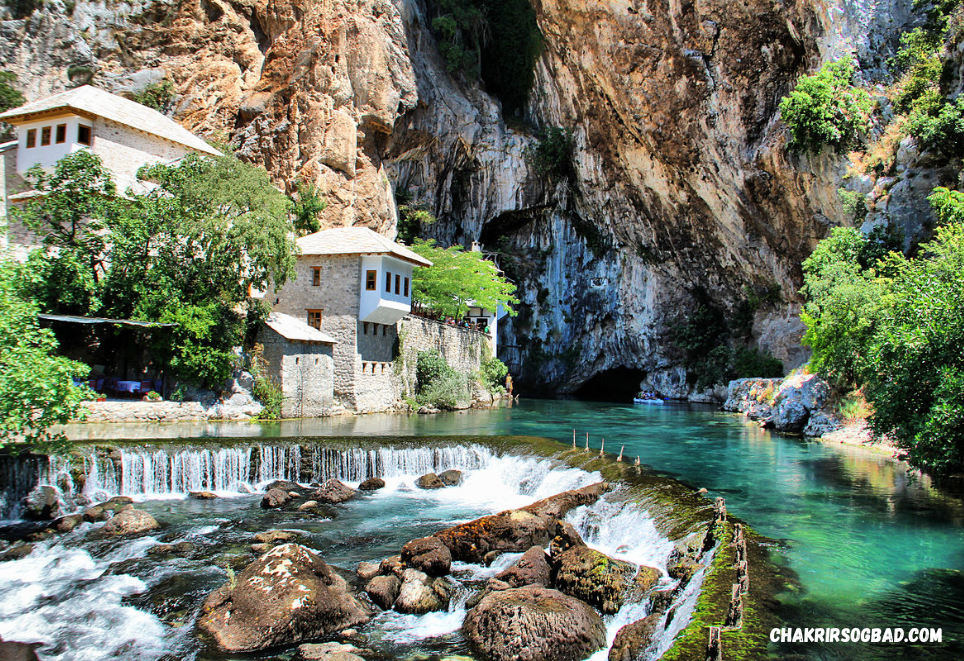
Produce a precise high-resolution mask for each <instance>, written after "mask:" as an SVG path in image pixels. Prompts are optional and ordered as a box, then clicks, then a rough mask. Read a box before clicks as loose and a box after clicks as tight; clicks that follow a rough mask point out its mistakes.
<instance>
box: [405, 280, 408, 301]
mask: <svg viewBox="0 0 964 661" xmlns="http://www.w3.org/2000/svg"><path fill="white" fill-rule="evenodd" d="M405 298H408V278H405Z"/></svg>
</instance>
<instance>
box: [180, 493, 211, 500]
mask: <svg viewBox="0 0 964 661" xmlns="http://www.w3.org/2000/svg"><path fill="white" fill-rule="evenodd" d="M187 495H188V496H190V497H191V498H193V499H194V500H214V499H215V498H217V497H218V495H217V494H216V493H214V492H213V491H191V492H188V494H187Z"/></svg>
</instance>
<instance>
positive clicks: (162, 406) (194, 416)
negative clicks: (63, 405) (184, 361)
mask: <svg viewBox="0 0 964 661" xmlns="http://www.w3.org/2000/svg"><path fill="white" fill-rule="evenodd" d="M84 406H85V407H86V408H87V411H88V413H87V417H86V419H85V420H84V421H85V422H181V421H189V420H250V419H251V418H253V417H255V416H257V415H258V413H260V412H261V405H260V404H258V403H257V402H254V403H252V404H247V405H244V406H233V405H230V404H225V403H221V402H218V403H216V404H212V405H209V406H205V405H204V404H202V403H201V402H137V401H132V402H86V403H85V404H84Z"/></svg>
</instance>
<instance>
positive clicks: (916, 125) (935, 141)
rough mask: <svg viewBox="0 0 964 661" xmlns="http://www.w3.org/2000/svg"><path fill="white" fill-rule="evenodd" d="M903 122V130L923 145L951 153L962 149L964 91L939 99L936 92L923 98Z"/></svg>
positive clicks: (947, 154) (951, 154) (957, 153)
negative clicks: (905, 123)
mask: <svg viewBox="0 0 964 661" xmlns="http://www.w3.org/2000/svg"><path fill="white" fill-rule="evenodd" d="M924 100H925V101H926V103H921V104H920V107H918V108H917V109H915V110H914V112H913V113H912V114H911V116H910V118H909V119H908V122H907V131H908V133H910V135H912V136H914V137H915V138H917V141H918V143H919V144H920V146H921V147H922V148H923V149H931V150H934V151H937V152H940V153H942V154H944V155H945V156H947V157H949V158H950V157H954V156H957V155H959V154H960V153H961V151H962V150H964V95H962V96H958V97H957V99H956V100H955V101H946V102H945V101H943V100H942V98H941V97H940V95H939V93H936V96H935V95H933V94H932V95H930V96H927V97H925V99H924Z"/></svg>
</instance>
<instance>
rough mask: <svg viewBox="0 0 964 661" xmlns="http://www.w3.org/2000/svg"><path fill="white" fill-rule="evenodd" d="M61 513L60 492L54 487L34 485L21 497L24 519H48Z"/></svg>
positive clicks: (54, 517)
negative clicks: (24, 496) (25, 495)
mask: <svg viewBox="0 0 964 661" xmlns="http://www.w3.org/2000/svg"><path fill="white" fill-rule="evenodd" d="M61 514H62V510H61V507H60V494H59V493H58V492H57V489H55V488H54V487H50V486H39V487H34V488H33V490H32V491H31V492H30V493H29V494H27V497H26V498H24V499H23V515H24V518H26V519H33V520H35V521H50V520H53V519H56V518H57V517H58V516H60V515H61Z"/></svg>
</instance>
